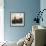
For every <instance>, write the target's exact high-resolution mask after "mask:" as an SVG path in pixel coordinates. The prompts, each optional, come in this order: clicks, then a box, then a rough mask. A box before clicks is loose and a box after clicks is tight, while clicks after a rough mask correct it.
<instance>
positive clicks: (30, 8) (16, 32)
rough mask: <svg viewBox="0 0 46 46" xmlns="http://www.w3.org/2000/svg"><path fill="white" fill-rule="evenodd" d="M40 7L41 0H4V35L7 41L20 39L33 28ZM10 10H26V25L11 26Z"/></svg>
mask: <svg viewBox="0 0 46 46" xmlns="http://www.w3.org/2000/svg"><path fill="white" fill-rule="evenodd" d="M39 9H40V0H4V36H5V40H7V41H18V40H19V39H20V38H22V37H24V36H25V35H26V34H27V33H28V32H29V31H31V29H32V25H33V24H35V23H34V22H33V19H34V17H36V16H37V15H36V14H35V12H37V11H39ZM10 12H24V13H25V26H24V27H10Z"/></svg>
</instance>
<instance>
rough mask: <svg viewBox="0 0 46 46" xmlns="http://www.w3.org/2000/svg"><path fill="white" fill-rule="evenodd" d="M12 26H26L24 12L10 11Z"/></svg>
mask: <svg viewBox="0 0 46 46" xmlns="http://www.w3.org/2000/svg"><path fill="white" fill-rule="evenodd" d="M10 20H11V22H10V24H11V26H24V12H20V13H19V12H16V13H15V12H11V13H10Z"/></svg>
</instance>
